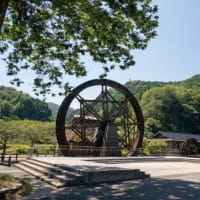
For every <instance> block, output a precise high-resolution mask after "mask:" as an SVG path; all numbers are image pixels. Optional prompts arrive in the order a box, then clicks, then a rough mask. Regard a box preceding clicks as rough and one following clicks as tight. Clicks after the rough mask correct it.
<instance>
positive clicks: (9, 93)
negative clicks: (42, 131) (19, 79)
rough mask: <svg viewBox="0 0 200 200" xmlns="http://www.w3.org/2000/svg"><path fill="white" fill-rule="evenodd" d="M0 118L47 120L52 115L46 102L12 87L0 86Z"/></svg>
mask: <svg viewBox="0 0 200 200" xmlns="http://www.w3.org/2000/svg"><path fill="white" fill-rule="evenodd" d="M0 118H1V119H30V120H39V121H48V120H50V119H51V118H52V115H51V110H50V109H49V108H48V104H47V103H45V102H43V101H41V100H39V99H35V98H32V97H31V96H29V95H28V94H24V93H22V92H19V91H17V90H16V89H14V88H12V87H5V86H0Z"/></svg>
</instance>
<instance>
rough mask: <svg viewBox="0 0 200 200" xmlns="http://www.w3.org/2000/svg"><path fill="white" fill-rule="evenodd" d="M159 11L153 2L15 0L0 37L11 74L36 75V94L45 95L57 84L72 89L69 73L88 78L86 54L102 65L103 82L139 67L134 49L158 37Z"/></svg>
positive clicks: (19, 81) (11, 3) (1, 49)
mask: <svg viewBox="0 0 200 200" xmlns="http://www.w3.org/2000/svg"><path fill="white" fill-rule="evenodd" d="M157 10H158V9H157V6H154V5H153V4H152V1H151V0H137V1H136V0H132V1H127V0H122V1H110V0H90V1H89V0H85V1H83V0H78V1H61V0H58V1H36V0H32V1H28V0H23V1H14V0H10V4H9V6H8V15H7V18H6V19H5V20H4V26H3V27H2V29H1V38H0V40H1V46H0V52H3V53H4V55H6V58H5V60H6V66H7V74H8V75H17V74H18V72H20V71H21V70H27V69H29V70H32V71H34V72H35V73H36V78H35V79H34V84H35V92H36V94H39V93H40V94H46V93H48V92H50V88H51V87H52V86H54V85H58V86H62V87H63V88H65V89H66V90H65V91H67V90H68V88H69V87H68V83H63V75H64V74H68V75H75V76H85V75H86V74H87V71H86V66H85V63H84V62H83V56H84V55H89V56H91V57H92V58H93V60H94V61H95V62H99V63H101V64H103V66H102V68H103V72H102V74H100V77H101V78H102V77H104V76H105V75H106V74H107V73H108V72H109V71H110V70H113V69H114V68H115V67H116V66H118V67H119V68H120V69H122V70H123V69H127V68H129V67H130V66H133V65H134V64H135V60H134V56H133V55H132V52H133V51H132V50H134V49H145V48H146V47H147V44H148V42H149V40H150V39H152V38H154V37H155V36H156V31H155V28H156V27H157V26H158V16H157ZM12 82H13V83H16V84H17V85H20V84H21V83H22V80H20V79H19V78H18V77H17V76H15V78H14V79H13V81H12ZM38 88H39V91H38ZM53 95H55V94H54V93H53Z"/></svg>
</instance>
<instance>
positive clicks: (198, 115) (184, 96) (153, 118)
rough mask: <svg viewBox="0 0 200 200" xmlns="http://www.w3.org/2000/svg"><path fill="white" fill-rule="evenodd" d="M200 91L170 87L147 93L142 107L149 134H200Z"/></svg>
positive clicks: (142, 101) (155, 89)
mask: <svg viewBox="0 0 200 200" xmlns="http://www.w3.org/2000/svg"><path fill="white" fill-rule="evenodd" d="M199 92H200V89H197V88H196V89H192V88H191V89H189V88H184V87H181V86H178V87H177V86H174V85H168V86H164V87H161V88H157V87H155V88H152V89H150V90H148V91H146V92H145V93H144V94H143V96H142V99H141V106H142V108H143V114H144V116H145V120H146V127H145V128H146V130H147V132H154V133H155V132H157V131H158V129H159V130H160V129H162V130H168V131H180V132H191V133H198V132H200V126H199V123H200V109H199V107H200V95H199V94H200V93H199Z"/></svg>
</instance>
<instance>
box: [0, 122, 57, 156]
mask: <svg viewBox="0 0 200 200" xmlns="http://www.w3.org/2000/svg"><path fill="white" fill-rule="evenodd" d="M54 132H55V124H54V123H53V122H40V121H30V120H21V121H20V120H0V143H2V144H1V145H3V143H4V141H5V140H6V141H7V153H17V152H18V153H23V152H24V153H26V152H27V151H29V146H33V145H34V144H36V143H37V144H52V143H53V144H54V143H55V133H54ZM12 144H20V145H19V146H18V145H12ZM22 144H26V145H22Z"/></svg>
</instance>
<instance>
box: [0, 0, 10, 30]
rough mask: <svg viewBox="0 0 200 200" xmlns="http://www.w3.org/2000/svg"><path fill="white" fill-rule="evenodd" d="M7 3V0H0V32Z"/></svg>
mask: <svg viewBox="0 0 200 200" xmlns="http://www.w3.org/2000/svg"><path fill="white" fill-rule="evenodd" d="M8 3H9V0H1V1H0V32H1V28H2V26H3V21H4V18H5V15H6V11H7V8H8Z"/></svg>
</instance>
